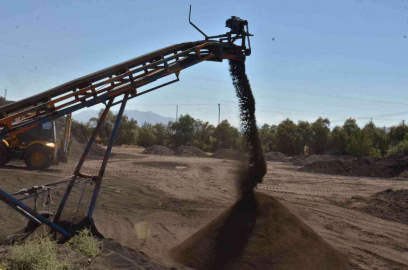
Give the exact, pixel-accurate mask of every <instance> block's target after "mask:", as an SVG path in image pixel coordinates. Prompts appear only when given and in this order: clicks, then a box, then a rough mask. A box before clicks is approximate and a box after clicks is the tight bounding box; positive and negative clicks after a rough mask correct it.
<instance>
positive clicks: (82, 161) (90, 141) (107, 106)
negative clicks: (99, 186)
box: [54, 98, 114, 223]
mask: <svg viewBox="0 0 408 270" xmlns="http://www.w3.org/2000/svg"><path fill="white" fill-rule="evenodd" d="M113 100H114V99H113V98H112V99H110V100H109V103H108V105H106V108H105V110H104V111H103V113H102V115H101V118H100V119H99V121H98V124H97V125H96V127H95V129H94V131H93V133H92V136H91V138H90V139H89V142H88V145H87V146H86V148H85V151H84V153H83V154H82V157H81V159H80V160H79V162H78V165H77V167H76V169H75V172H74V176H73V177H72V180H71V181H70V182H69V184H68V187H67V190H66V191H65V194H64V197H63V198H62V200H61V203H60V205H59V207H58V211H57V214H56V215H55V217H54V223H57V222H58V221H59V220H60V218H61V214H62V210H63V209H64V206H65V204H66V202H67V200H68V197H69V194H70V193H71V190H72V187H73V186H74V184H75V181H76V178H77V177H78V174H79V172H80V170H81V168H82V165H83V164H84V162H85V160H86V157H87V156H88V153H89V151H90V150H91V146H92V144H93V143H94V142H95V139H96V136H97V134H98V131H99V129H100V127H101V126H102V123H103V121H104V120H105V118H106V115H108V112H109V109H110V107H111V106H112V103H113Z"/></svg>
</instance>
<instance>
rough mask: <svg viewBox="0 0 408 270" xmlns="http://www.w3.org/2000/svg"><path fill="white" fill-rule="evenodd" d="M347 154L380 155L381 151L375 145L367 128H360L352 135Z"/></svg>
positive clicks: (357, 155) (358, 155)
mask: <svg viewBox="0 0 408 270" xmlns="http://www.w3.org/2000/svg"><path fill="white" fill-rule="evenodd" d="M347 154H349V155H352V156H356V157H362V156H372V157H380V156H381V153H380V151H379V150H378V149H375V148H374V147H373V142H372V141H371V139H370V136H369V135H368V133H367V132H366V131H365V130H360V131H359V132H357V133H354V134H353V135H351V136H350V138H349V140H348V142H347Z"/></svg>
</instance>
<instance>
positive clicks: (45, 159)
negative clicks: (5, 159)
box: [15, 122, 58, 170]
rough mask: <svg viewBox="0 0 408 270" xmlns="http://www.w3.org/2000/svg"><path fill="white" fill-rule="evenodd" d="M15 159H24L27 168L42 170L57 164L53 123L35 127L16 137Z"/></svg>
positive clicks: (55, 136) (55, 135) (56, 147)
mask: <svg viewBox="0 0 408 270" xmlns="http://www.w3.org/2000/svg"><path fill="white" fill-rule="evenodd" d="M18 144H19V146H18V150H17V149H16V150H15V153H16V154H17V155H18V156H17V158H20V159H24V162H25V163H26V165H27V167H28V168H30V169H34V170H44V169H47V168H49V167H50V166H51V165H52V164H57V163H58V153H57V151H58V146H57V134H56V128H55V123H54V122H46V123H42V124H39V125H38V126H37V127H35V128H33V129H30V130H28V131H27V132H23V133H20V134H19V135H18Z"/></svg>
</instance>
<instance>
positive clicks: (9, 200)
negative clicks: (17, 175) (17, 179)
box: [0, 189, 70, 237]
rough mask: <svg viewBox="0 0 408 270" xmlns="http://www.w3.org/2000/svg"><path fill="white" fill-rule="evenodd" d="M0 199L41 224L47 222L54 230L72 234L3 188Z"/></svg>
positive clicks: (0, 190) (67, 234)
mask: <svg viewBox="0 0 408 270" xmlns="http://www.w3.org/2000/svg"><path fill="white" fill-rule="evenodd" d="M0 200H1V201H3V202H5V203H6V204H8V205H9V206H10V207H12V208H13V209H15V210H17V212H19V213H20V214H22V215H23V216H25V217H26V218H28V219H31V220H33V221H35V222H37V223H40V224H41V223H45V224H47V225H48V226H50V227H51V228H52V229H53V230H54V231H57V232H59V233H60V234H62V235H63V236H65V237H69V236H70V234H69V233H68V232H67V231H65V230H64V229H62V228H61V227H59V226H58V225H56V224H54V223H52V222H51V221H50V220H49V219H48V218H45V217H43V216H42V215H40V214H39V213H37V212H36V211H34V210H33V209H31V208H30V207H28V206H27V205H25V204H24V203H22V202H21V201H20V200H17V199H15V198H14V197H13V196H11V195H10V194H8V193H7V192H5V191H3V190H2V189H0Z"/></svg>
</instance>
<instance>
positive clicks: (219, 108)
mask: <svg viewBox="0 0 408 270" xmlns="http://www.w3.org/2000/svg"><path fill="white" fill-rule="evenodd" d="M220 116H221V104H220V103H218V125H220Z"/></svg>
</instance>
